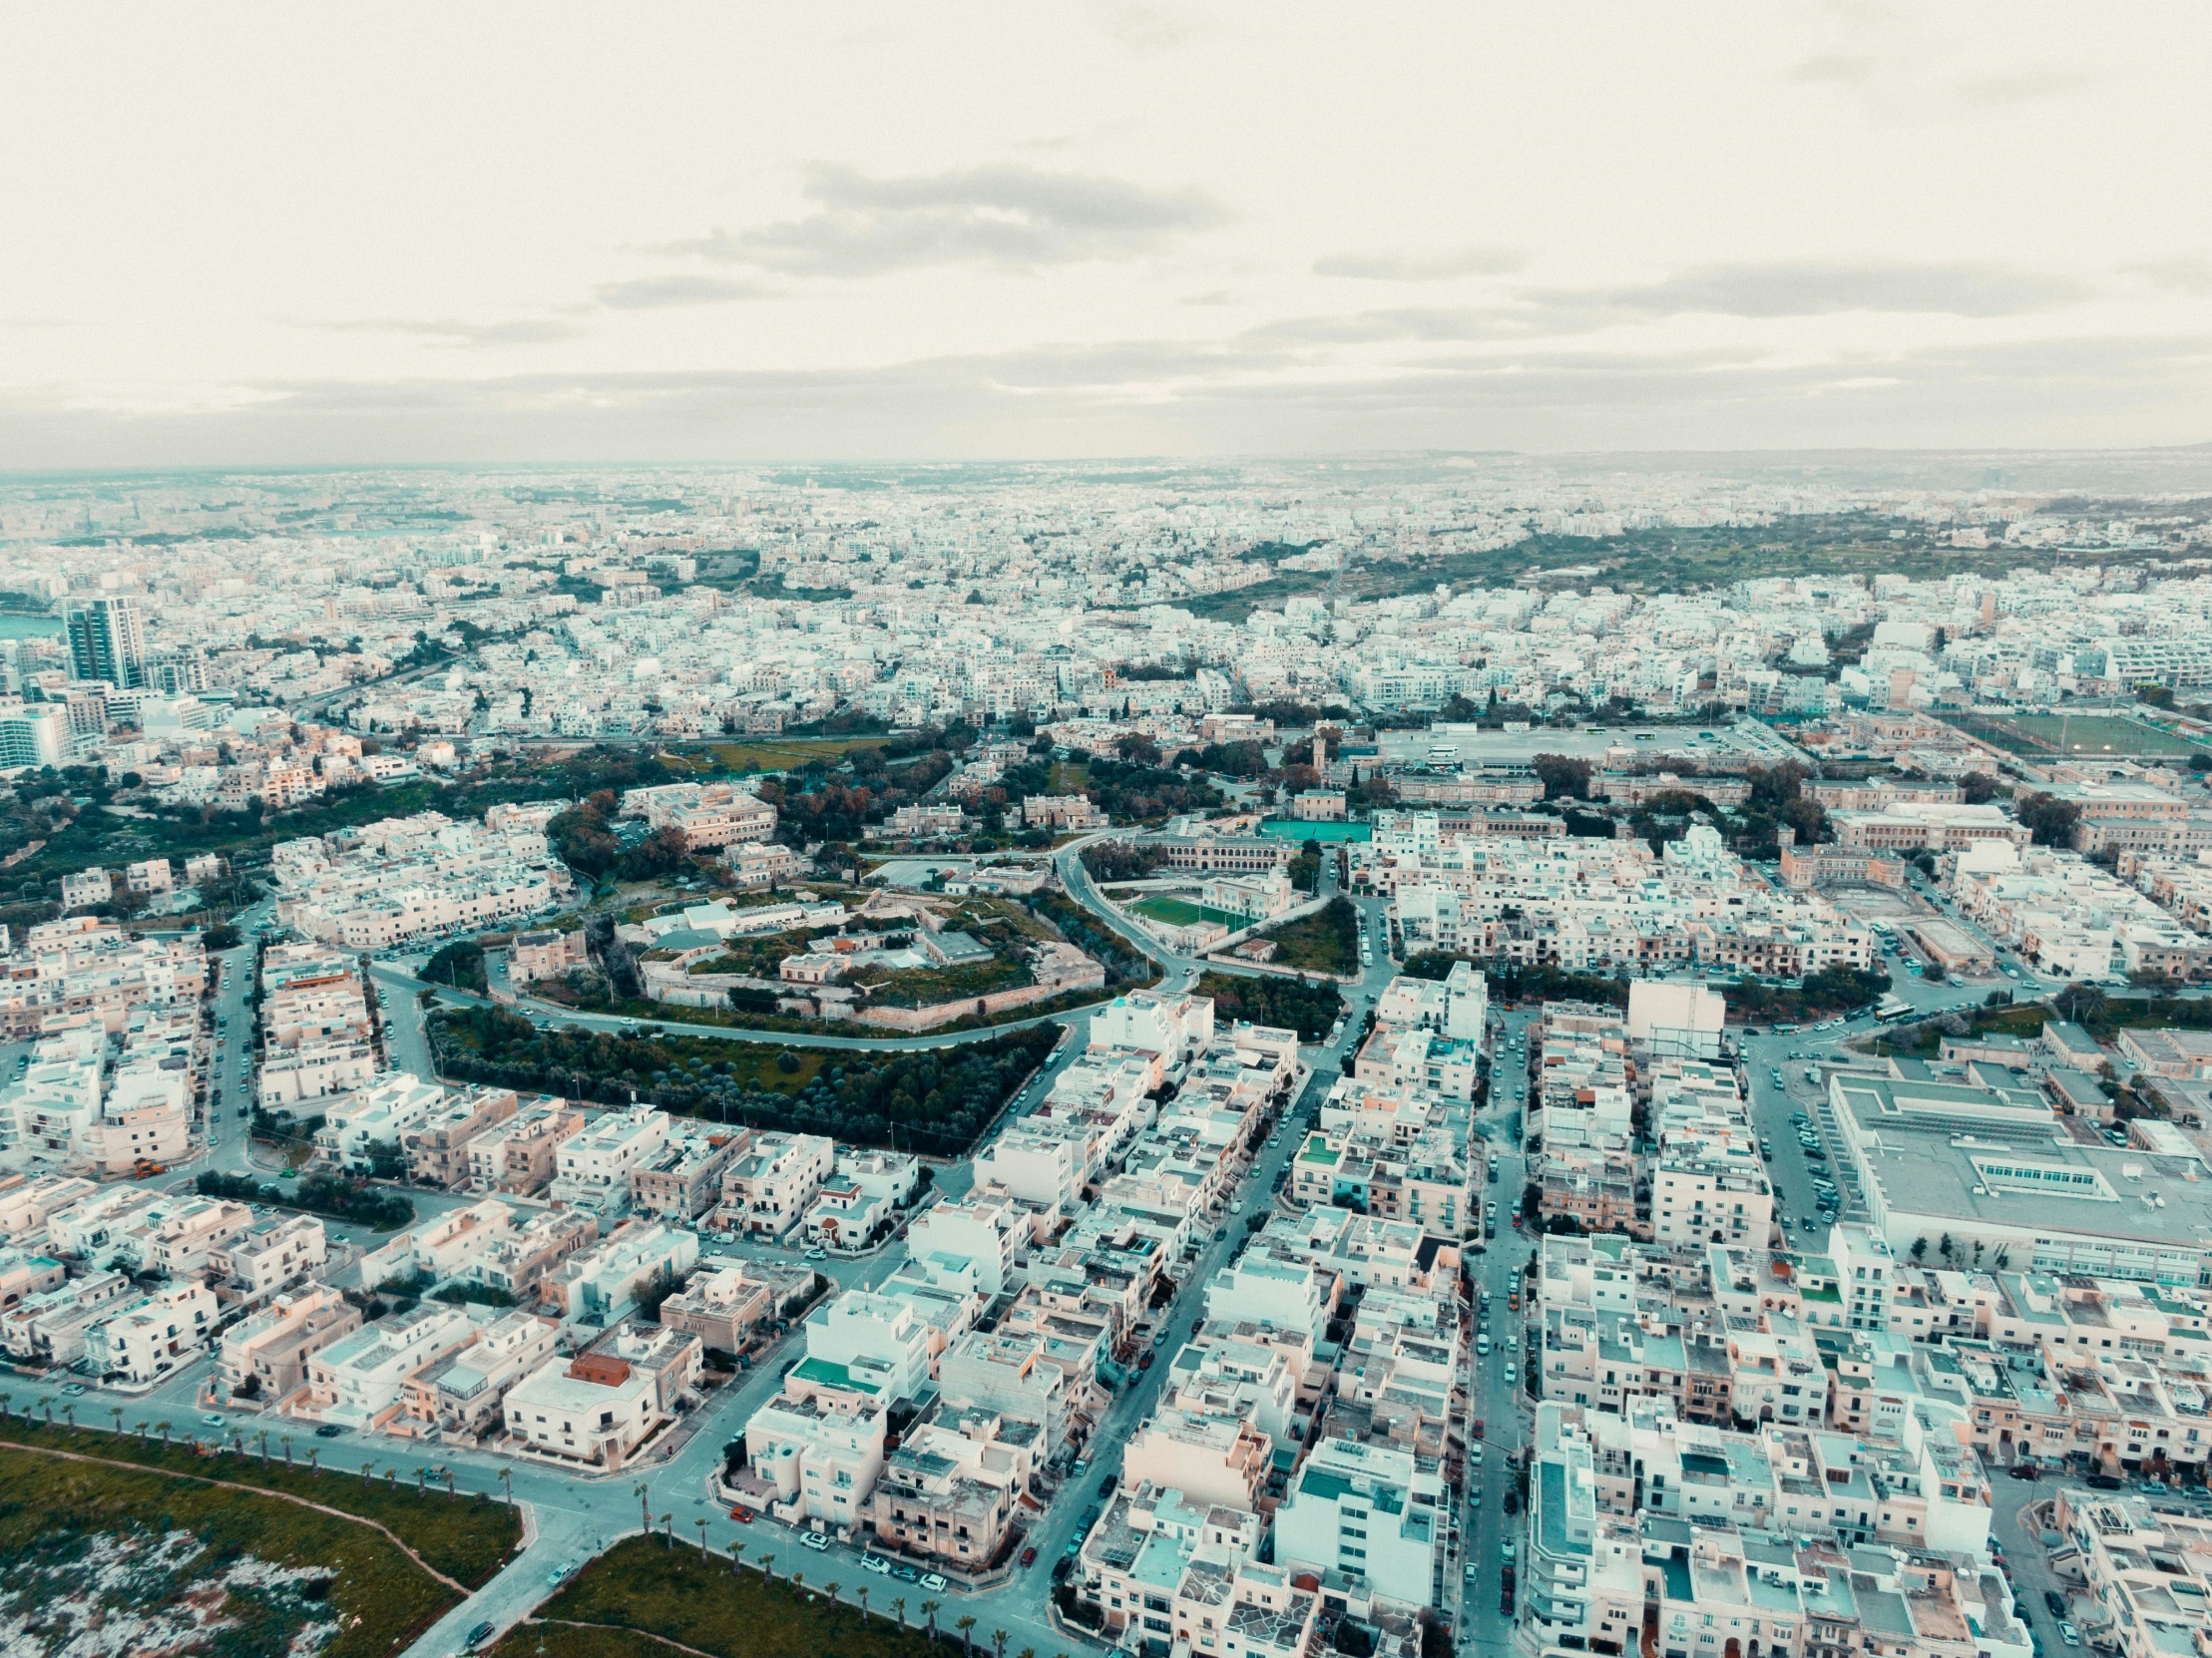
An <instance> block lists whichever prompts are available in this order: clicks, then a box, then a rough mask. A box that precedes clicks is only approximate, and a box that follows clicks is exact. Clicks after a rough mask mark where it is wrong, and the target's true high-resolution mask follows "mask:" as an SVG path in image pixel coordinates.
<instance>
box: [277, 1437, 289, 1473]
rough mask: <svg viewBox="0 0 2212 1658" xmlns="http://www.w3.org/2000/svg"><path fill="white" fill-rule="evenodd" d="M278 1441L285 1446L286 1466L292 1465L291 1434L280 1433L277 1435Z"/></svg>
mask: <svg viewBox="0 0 2212 1658" xmlns="http://www.w3.org/2000/svg"><path fill="white" fill-rule="evenodd" d="M276 1443H277V1444H278V1445H280V1446H282V1447H283V1448H284V1466H286V1467H290V1466H291V1465H292V1437H291V1436H290V1435H289V1434H279V1435H278V1436H277V1437H276Z"/></svg>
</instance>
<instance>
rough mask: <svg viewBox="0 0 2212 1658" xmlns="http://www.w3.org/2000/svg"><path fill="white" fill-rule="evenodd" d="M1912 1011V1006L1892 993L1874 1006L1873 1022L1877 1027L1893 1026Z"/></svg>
mask: <svg viewBox="0 0 2212 1658" xmlns="http://www.w3.org/2000/svg"><path fill="white" fill-rule="evenodd" d="M1912 1011H1913V1005H1912V1004H1911V1003H1910V1002H1908V1001H1906V1000H1905V999H1904V998H1903V997H1902V996H1899V995H1898V994H1897V993H1896V992H1895V991H1892V992H1889V993H1888V994H1887V995H1885V996H1884V997H1883V998H1882V1000H1881V1001H1880V1002H1877V1003H1876V1004H1875V1005H1874V1022H1875V1024H1877V1025H1893V1024H1895V1023H1896V1022H1897V1021H1899V1020H1901V1019H1903V1018H1904V1017H1905V1016H1906V1015H1907V1014H1910V1013H1911V1012H1912Z"/></svg>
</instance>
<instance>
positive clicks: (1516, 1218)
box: [1513, 1209, 1521, 1232]
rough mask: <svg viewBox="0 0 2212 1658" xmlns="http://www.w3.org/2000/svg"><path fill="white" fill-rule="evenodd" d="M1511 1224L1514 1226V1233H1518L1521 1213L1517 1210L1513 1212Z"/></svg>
mask: <svg viewBox="0 0 2212 1658" xmlns="http://www.w3.org/2000/svg"><path fill="white" fill-rule="evenodd" d="M1513 1224H1514V1230H1515V1231H1516V1232H1518V1231H1520V1230H1521V1211H1520V1210H1519V1209H1516V1210H1515V1211H1514V1216H1513Z"/></svg>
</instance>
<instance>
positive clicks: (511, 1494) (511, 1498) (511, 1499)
mask: <svg viewBox="0 0 2212 1658" xmlns="http://www.w3.org/2000/svg"><path fill="white" fill-rule="evenodd" d="M499 1482H500V1483H501V1484H502V1485H504V1486H506V1487H507V1506H508V1507H510V1508H512V1507H513V1506H514V1505H515V1482H514V1480H512V1479H510V1478H508V1476H507V1470H506V1469H505V1468H501V1469H500V1470H499Z"/></svg>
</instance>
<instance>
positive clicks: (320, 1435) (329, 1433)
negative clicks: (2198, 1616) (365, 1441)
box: [315, 1422, 345, 1440]
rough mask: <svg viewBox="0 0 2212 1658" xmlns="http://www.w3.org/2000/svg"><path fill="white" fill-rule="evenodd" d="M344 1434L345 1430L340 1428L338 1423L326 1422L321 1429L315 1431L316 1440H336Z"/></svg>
mask: <svg viewBox="0 0 2212 1658" xmlns="http://www.w3.org/2000/svg"><path fill="white" fill-rule="evenodd" d="M344 1432H345V1430H344V1429H342V1428H340V1427H339V1426H338V1425H337V1424H336V1423H334V1422H326V1423H324V1424H323V1425H322V1426H321V1427H320V1428H318V1429H316V1430H315V1438H316V1439H318V1440H334V1439H336V1438H337V1437H338V1436H339V1435H340V1434H343V1433H344Z"/></svg>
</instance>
